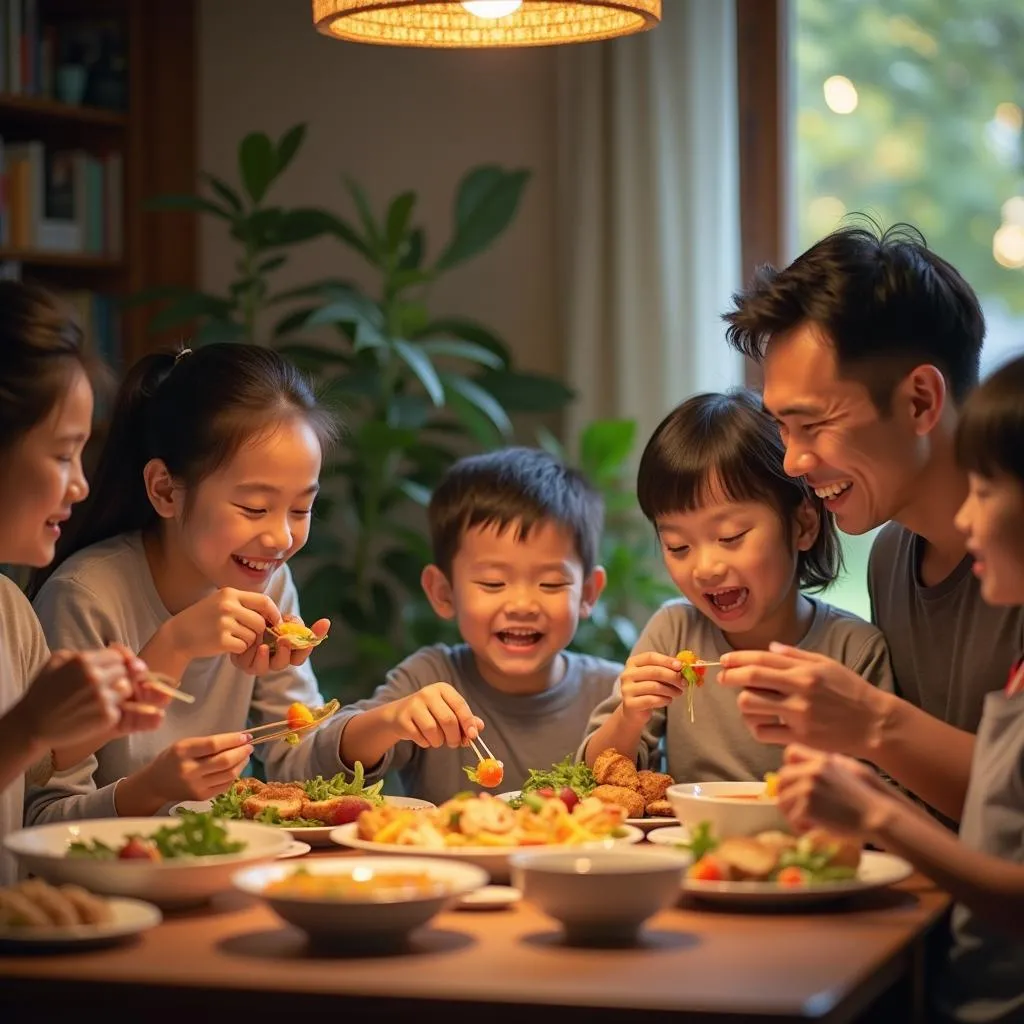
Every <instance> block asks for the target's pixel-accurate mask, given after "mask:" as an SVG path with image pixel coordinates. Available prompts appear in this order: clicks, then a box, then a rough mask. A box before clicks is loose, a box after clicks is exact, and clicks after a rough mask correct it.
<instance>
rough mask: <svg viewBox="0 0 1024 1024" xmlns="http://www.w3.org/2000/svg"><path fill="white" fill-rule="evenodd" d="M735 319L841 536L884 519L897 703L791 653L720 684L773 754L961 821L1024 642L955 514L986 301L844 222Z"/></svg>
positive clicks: (761, 279)
mask: <svg viewBox="0 0 1024 1024" xmlns="http://www.w3.org/2000/svg"><path fill="white" fill-rule="evenodd" d="M734 301H735V308H734V309H733V310H732V311H731V312H730V313H728V314H727V315H726V316H725V320H726V321H727V323H728V324H729V328H728V338H729V342H730V344H731V345H732V346H733V347H734V348H736V349H737V350H739V351H740V352H742V353H743V354H745V355H747V356H749V357H751V358H752V359H754V360H756V361H757V362H759V363H760V364H761V365H762V367H763V370H764V405H765V408H766V409H767V410H768V412H769V413H770V414H771V415H772V416H773V417H774V418H775V420H776V421H777V422H778V424H779V429H780V431H781V434H782V438H783V441H784V443H785V445H786V463H785V468H786V471H787V472H788V473H789V474H791V475H792V476H802V477H805V478H806V479H807V480H808V482H809V483H810V484H811V486H812V487H814V489H815V491H816V492H817V493H818V495H819V496H821V497H822V498H824V499H825V500H826V504H827V507H828V508H829V510H830V511H831V512H833V513H834V515H835V517H836V522H837V524H838V526H839V528H840V529H841V530H843V531H844V532H845V533H851V534H861V533H866V532H867V531H869V530H872V529H874V528H875V527H878V526H883V524H888V525H885V526H884V528H883V529H882V530H881V532H880V533H879V536H878V537H877V539H876V540H875V543H874V546H873V548H872V552H871V559H870V565H869V568H868V586H869V590H870V596H871V607H872V613H873V618H874V620H875V622H876V624H877V625H878V626H880V627H881V629H882V631H883V632H884V633H885V636H886V639H887V640H888V643H889V647H890V652H891V657H892V665H893V671H894V674H895V678H896V685H897V694H896V695H895V696H894V695H892V694H887V693H884V692H881V691H879V690H877V689H876V688H874V687H872V686H870V685H869V684H867V683H866V682H864V681H863V680H861V679H860V678H858V677H857V676H856V675H854V674H853V673H852V672H851V671H850V670H849V669H845V668H843V667H842V666H840V665H838V664H836V663H835V662H832V661H831V660H829V659H827V658H824V657H823V656H820V655H816V656H814V657H813V658H812V657H809V656H808V655H807V654H806V653H805V652H796V651H793V650H792V649H790V648H782V649H774V648H773V649H772V650H770V651H749V652H746V651H744V652H736V653H732V654H729V655H726V656H724V657H723V659H722V662H723V666H725V671H723V672H722V673H720V675H719V681H720V682H721V683H723V684H724V685H727V686H734V687H737V688H740V689H743V690H744V691H745V692H743V693H741V695H740V697H739V706H740V708H741V710H742V711H743V713H744V715H745V718H746V720H747V724H748V726H749V727H750V728H751V730H752V731H753V732H754V734H755V735H756V736H757V737H758V738H759V739H762V740H763V741H765V742H770V743H788V742H790V741H801V742H805V743H808V744H809V745H811V746H815V747H818V748H821V749H825V750H832V751H838V752H842V753H847V754H851V755H854V756H856V757H861V758H863V759H865V760H870V761H872V762H873V763H875V764H876V765H878V767H880V768H881V769H883V770H884V771H886V772H888V773H889V774H890V775H891V776H893V777H894V778H896V779H897V780H899V781H900V782H901V783H903V784H904V785H905V786H907V788H908V789H910V790H911V791H913V792H915V793H917V794H918V795H919V796H920V797H922V798H923V799H924V800H926V801H927V802H928V803H929V804H931V805H932V806H933V807H935V808H937V809H938V810H940V811H942V812H944V813H945V814H946V815H948V816H949V817H952V818H958V817H959V813H960V810H961V807H962V804H963V796H964V791H965V788H966V784H967V778H968V774H969V768H970V757H971V752H972V749H973V736H972V734H973V732H974V730H975V729H976V728H977V725H978V721H979V718H980V714H981V707H982V703H983V700H984V697H985V694H986V693H988V692H990V691H992V690H996V689H999V688H1000V687H1002V685H1003V684H1004V683H1005V681H1006V671H1007V666H1008V665H1010V664H1011V663H1012V662H1013V661H1014V660H1015V659H1017V658H1018V657H1019V656H1020V651H1021V649H1022V647H1024V613H1022V612H1021V610H1019V609H999V608H993V607H989V606H987V605H985V604H984V602H983V601H982V599H981V594H980V591H979V587H978V582H977V579H976V578H975V576H974V574H973V573H972V571H971V569H972V566H971V558H970V556H969V554H968V552H967V550H966V548H965V546H964V541H963V537H962V536H961V535H960V534H959V533H958V532H957V530H956V528H955V526H954V516H955V514H956V511H957V509H958V508H959V506H960V504H961V503H962V501H963V499H964V497H965V496H966V493H967V480H966V474H964V473H962V472H961V471H960V470H959V469H958V468H957V465H956V461H955V456H954V449H953V435H954V431H955V427H956V420H957V412H958V409H959V407H960V405H961V403H962V402H963V399H964V398H965V397H966V395H967V393H968V392H969V391H970V389H971V388H972V387H974V385H975V384H976V383H977V381H978V365H979V358H980V354H981V348H982V343H983V340H984V335H985V321H984V317H983V315H982V312H981V308H980V306H979V304H978V299H977V296H976V295H975V294H974V292H973V290H972V289H971V287H970V286H969V285H968V284H967V282H966V281H965V280H964V279H963V278H962V277H961V276H960V274H959V273H958V272H957V271H956V269H955V268H954V267H952V266H951V265H950V264H948V263H947V262H946V261H945V260H943V259H941V258H940V257H938V256H937V255H936V254H935V253H933V252H931V251H930V250H929V249H928V248H927V247H926V246H925V243H924V240H923V239H922V238H921V237H920V235H919V234H918V233H917V232H916V231H914V230H913V229H910V228H907V227H905V226H901V227H900V228H899V229H896V230H892V231H889V232H886V233H885V234H882V235H878V234H875V233H873V232H871V231H869V230H866V229H864V228H845V229H843V230H840V231H837V232H835V233H834V234H832V235H829V236H828V237H827V238H825V239H823V240H822V241H820V242H818V243H817V244H816V245H814V246H812V247H811V248H810V249H808V250H807V252H805V253H804V254H803V255H802V256H800V257H798V258H797V259H796V260H795V261H794V262H793V263H792V264H790V266H788V267H786V268H785V269H783V270H776V269H774V268H772V267H763V268H761V269H760V270H759V271H758V272H757V274H756V275H755V278H754V280H753V282H752V284H751V286H750V287H749V289H748V290H747V291H746V292H743V293H741V294H739V295H737V296H736V297H735V300H734Z"/></svg>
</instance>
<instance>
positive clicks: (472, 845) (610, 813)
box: [331, 793, 643, 881]
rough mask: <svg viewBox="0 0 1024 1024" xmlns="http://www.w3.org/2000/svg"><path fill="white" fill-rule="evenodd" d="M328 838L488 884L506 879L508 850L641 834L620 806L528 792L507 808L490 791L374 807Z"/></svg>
mask: <svg viewBox="0 0 1024 1024" xmlns="http://www.w3.org/2000/svg"><path fill="white" fill-rule="evenodd" d="M331 839H332V841H333V842H336V843H338V844H339V845H341V846H351V847H354V848H355V849H357V850H365V851H366V852H368V853H406V854H408V853H424V854H427V855H429V856H431V857H454V858H456V859H460V860H463V861H465V862H466V863H469V864H476V865H478V866H479V867H482V868H484V869H485V870H486V871H488V872H489V873H490V875H491V880H492V881H505V880H506V879H507V878H508V874H509V863H508V855H509V854H510V853H512V852H516V851H522V850H525V849H529V850H543V849H548V850H550V849H552V848H553V847H557V848H564V847H574V848H594V849H597V848H604V847H614V846H617V845H620V844H624V845H630V844H633V843H638V842H640V841H641V840H642V839H643V832H641V831H640V830H639V829H637V828H633V827H631V826H630V825H627V824H626V821H625V811H623V809H622V808H621V807H617V806H615V805H614V804H606V803H603V802H602V801H600V800H596V799H594V798H592V797H588V798H585V799H583V800H580V801H579V802H578V803H576V804H575V805H574V806H573V808H572V810H569V808H568V807H567V806H566V804H565V802H564V801H563V800H561V799H559V798H557V797H549V798H545V797H539V796H534V795H532V794H531V795H530V797H529V799H528V800H527V801H525V802H524V803H523V804H522V805H521V806H520V807H512V806H511V805H510V804H509V802H508V801H506V800H502V799H500V798H499V797H496V796H491V794H490V793H479V794H476V795H474V794H472V793H460V794H458V795H457V796H455V797H453V798H452V799H451V800H446V801H445V802H444V803H443V804H441V806H440V807H436V808H434V809H433V810H428V811H410V810H407V809H404V808H401V807H389V806H387V805H384V806H382V807H375V808H373V809H372V810H369V811H364V812H363V813H362V814H360V815H359V819H358V821H355V822H353V823H352V824H349V825H342V826H341V827H340V828H337V829H335V830H334V832H333V833H332V834H331Z"/></svg>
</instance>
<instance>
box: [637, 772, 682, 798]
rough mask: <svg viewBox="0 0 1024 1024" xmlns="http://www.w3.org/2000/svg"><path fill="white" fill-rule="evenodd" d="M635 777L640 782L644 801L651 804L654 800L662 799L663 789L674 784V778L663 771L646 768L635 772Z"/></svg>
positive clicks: (663, 795)
mask: <svg viewBox="0 0 1024 1024" xmlns="http://www.w3.org/2000/svg"><path fill="white" fill-rule="evenodd" d="M636 774H637V779H638V781H639V783H640V792H641V793H643V797H644V801H645V802H646V803H649V804H652V803H654V801H655V800H663V799H664V797H665V791H666V790H667V789H668V787H669V786H673V785H675V781H676V780H675V779H673V778H672V776H671V775H666V774H665V773H664V772H651V771H647V770H646V769H645V770H644V771H642V772H637V773H636Z"/></svg>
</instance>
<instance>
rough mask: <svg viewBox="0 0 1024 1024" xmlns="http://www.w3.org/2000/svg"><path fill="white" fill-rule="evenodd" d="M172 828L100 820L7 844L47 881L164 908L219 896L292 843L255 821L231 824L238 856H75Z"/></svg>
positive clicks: (47, 828) (38, 829)
mask: <svg viewBox="0 0 1024 1024" xmlns="http://www.w3.org/2000/svg"><path fill="white" fill-rule="evenodd" d="M167 824H168V821H167V819H166V818H96V819H91V820H83V821H67V822H59V823H56V824H53V825H37V826H35V827H34V828H24V829H21V830H20V831H19V832H14V833H12V834H11V835H9V836H7V838H6V839H4V846H5V847H7V849H8V850H9V851H10V852H11V853H13V854H14V855H15V856H16V857H17V858H18V861H19V862H20V864H21V866H22V867H23V868H25V869H26V870H28V871H31V872H32V873H33V874H36V875H39V876H40V877H41V878H45V879H46V881H48V882H52V883H53V884H55V885H59V884H61V883H63V882H72V883H74V884H75V885H81V886H83V887H84V888H86V889H90V890H92V891H93V892H98V893H102V894H104V895H107V896H130V897H134V898H135V899H140V900H147V901H148V902H150V903H155V904H157V905H158V906H161V907H177V906H185V905H190V904H196V903H203V902H205V901H206V900H208V899H209V898H210V897H211V896H212V895H213V894H214V893H216V892H219V891H220V890H222V889H229V888H230V887H231V876H232V874H233V873H234V872H235V871H237V870H238V868H240V867H241V866H243V865H245V864H252V863H255V862H257V861H263V860H272V859H273V858H274V857H276V856H277V855H278V854H279V853H283V852H284V850H285V849H287V847H288V846H289V845H290V844H291V841H292V837H291V836H290V835H289V834H288V833H287V832H284V831H282V830H281V829H277V828H273V827H271V826H270V825H260V824H257V823H256V822H254V821H225V822H222V824H223V825H224V827H225V828H226V829H227V832H228V837H229V838H230V839H232V840H241V841H242V842H244V843H245V844H246V845H245V848H244V849H243V850H241V851H240V852H238V853H229V854H223V855H218V856H213V857H182V858H176V859H174V860H165V861H149V860H92V859H91V858H88V857H69V856H68V847H70V845H71V844H72V843H75V842H89V841H91V840H93V839H100V840H102V841H103V842H104V843H106V844H107V845H109V846H120V845H121V844H123V842H124V840H125V837H127V836H129V835H132V834H133V833H135V834H138V835H142V836H149V835H152V834H153V833H154V832H156V831H157V829H159V828H161V827H164V826H166V825H167Z"/></svg>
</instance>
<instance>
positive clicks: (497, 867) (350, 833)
mask: <svg viewBox="0 0 1024 1024" xmlns="http://www.w3.org/2000/svg"><path fill="white" fill-rule="evenodd" d="M620 827H621V829H622V832H623V833H624V834H623V835H621V836H618V837H616V838H614V839H612V838H609V839H601V840H598V841H596V842H593V843H581V844H579V845H574V846H565V845H557V844H551V845H549V846H451V847H446V848H445V849H443V850H433V849H428V848H427V847H425V846H424V847H417V846H399V845H398V844H397V843H374V842H371V841H370V840H369V839H360V838H359V836H358V835H357V832H358V829H359V825H358V824H357V823H356V822H353V823H352V824H351V825H340V826H339V827H338V828H336V829H335V830H334V831H333V832H332V833H331V841H332V842H335V843H337V844H338V845H339V846H351V847H353V848H354V849H356V850H365V851H366V852H367V853H382V854H392V855H393V854H396V853H397V854H404V855H405V856H409V855H416V856H421V857H444V858H451V859H452V860H456V861H462V862H464V863H466V864H476V865H478V866H479V867H482V868H483V869H484V870H485V871H488V872H490V875H491V881H492V882H507V881H508V878H509V863H508V857H509V854H510V853H533V852H534V851H537V852H550V851H552V850H593V849H610V848H613V847H616V846H632V845H633V844H634V843H639V842H640V841H641V840H642V839H643V838H644V834H643V832H641V831H640V829H638V828H633V826H632V825H622V826H620Z"/></svg>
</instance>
